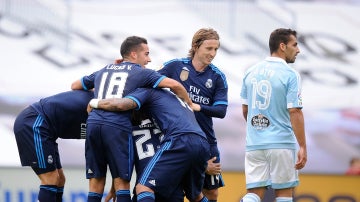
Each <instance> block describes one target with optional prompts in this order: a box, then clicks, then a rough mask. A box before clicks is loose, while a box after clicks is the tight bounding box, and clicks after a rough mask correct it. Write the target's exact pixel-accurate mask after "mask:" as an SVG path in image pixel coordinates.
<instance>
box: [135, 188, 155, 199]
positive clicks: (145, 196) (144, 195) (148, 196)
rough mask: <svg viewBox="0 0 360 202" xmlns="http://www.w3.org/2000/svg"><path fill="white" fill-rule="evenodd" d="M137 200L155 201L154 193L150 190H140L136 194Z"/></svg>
mask: <svg viewBox="0 0 360 202" xmlns="http://www.w3.org/2000/svg"><path fill="white" fill-rule="evenodd" d="M137 201H138V202H154V201H155V195H154V193H151V192H146V191H145V192H141V193H140V194H138V195H137Z"/></svg>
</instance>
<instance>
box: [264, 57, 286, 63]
mask: <svg viewBox="0 0 360 202" xmlns="http://www.w3.org/2000/svg"><path fill="white" fill-rule="evenodd" d="M265 60H266V61H269V62H281V63H284V64H286V65H288V64H287V63H286V61H285V60H284V59H282V58H279V57H271V56H269V57H266V59H265Z"/></svg>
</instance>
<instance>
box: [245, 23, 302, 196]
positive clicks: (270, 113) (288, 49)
mask: <svg viewBox="0 0 360 202" xmlns="http://www.w3.org/2000/svg"><path fill="white" fill-rule="evenodd" d="M269 47H270V52H271V57H267V58H266V59H265V60H264V61H262V62H260V63H258V64H256V65H254V66H253V67H251V68H249V69H248V70H247V71H246V72H245V75H244V78H243V83H242V89H241V99H242V102H243V115H244V118H245V119H246V120H247V127H246V129H247V132H246V154H245V175H246V188H247V194H246V195H245V196H244V197H243V199H242V200H241V201H243V202H260V200H262V199H263V197H264V193H265V190H266V187H268V186H271V187H272V188H273V189H274V190H275V195H276V201H277V202H290V201H292V195H293V188H294V187H296V186H298V183H299V179H298V171H297V170H298V169H301V168H303V167H304V166H305V163H306V159H307V154H306V141H305V132H304V118H303V114H302V111H301V109H302V98H301V78H300V75H299V73H298V72H296V71H295V70H294V69H293V68H291V67H290V66H289V65H288V64H287V63H293V62H295V59H296V55H297V54H298V53H299V52H300V51H299V48H298V46H297V40H296V31H293V30H291V29H277V30H275V31H273V32H272V34H271V36H270V40H269ZM297 144H298V145H299V147H298V145H297ZM296 150H299V151H298V153H297V155H296Z"/></svg>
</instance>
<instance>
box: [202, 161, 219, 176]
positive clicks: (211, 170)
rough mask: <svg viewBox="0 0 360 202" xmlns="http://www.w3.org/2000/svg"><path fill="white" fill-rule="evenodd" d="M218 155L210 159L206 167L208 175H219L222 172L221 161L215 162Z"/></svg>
mask: <svg viewBox="0 0 360 202" xmlns="http://www.w3.org/2000/svg"><path fill="white" fill-rule="evenodd" d="M215 160H216V157H213V158H212V159H210V160H208V165H207V168H206V174H208V175H219V174H220V173H221V165H220V163H215V162H214V161H215Z"/></svg>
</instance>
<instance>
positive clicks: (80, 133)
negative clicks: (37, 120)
mask: <svg viewBox="0 0 360 202" xmlns="http://www.w3.org/2000/svg"><path fill="white" fill-rule="evenodd" d="M92 98H94V93H93V92H92V91H83V90H73V91H67V92H63V93H59V94H56V95H53V96H50V97H46V98H43V99H40V100H39V101H38V102H35V103H33V104H31V107H32V108H34V109H35V110H36V111H37V112H38V113H39V114H40V115H41V116H42V117H43V119H44V120H45V121H46V122H47V123H48V125H49V126H51V128H49V130H51V131H52V133H49V134H51V135H52V136H53V137H52V138H55V139H56V138H63V139H81V138H85V136H86V119H87V117H88V113H87V111H86V108H87V105H88V103H89V101H90V100H91V99H92Z"/></svg>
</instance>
